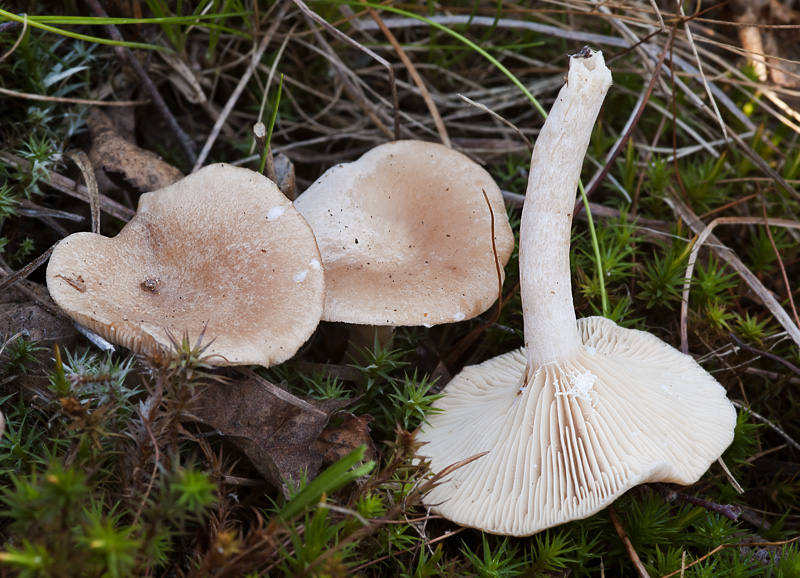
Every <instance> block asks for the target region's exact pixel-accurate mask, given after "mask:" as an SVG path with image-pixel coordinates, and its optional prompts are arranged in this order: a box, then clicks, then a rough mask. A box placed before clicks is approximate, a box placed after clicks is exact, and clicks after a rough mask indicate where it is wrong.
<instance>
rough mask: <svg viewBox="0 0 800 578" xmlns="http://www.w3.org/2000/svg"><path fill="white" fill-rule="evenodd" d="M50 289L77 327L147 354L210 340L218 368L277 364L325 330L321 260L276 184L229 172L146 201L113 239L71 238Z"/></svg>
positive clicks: (191, 179) (54, 266)
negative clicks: (321, 323) (317, 330)
mask: <svg viewBox="0 0 800 578" xmlns="http://www.w3.org/2000/svg"><path fill="white" fill-rule="evenodd" d="M47 286H48V289H49V290H50V294H51V295H52V296H53V299H54V300H55V301H56V303H58V305H59V306H60V307H61V308H62V309H64V311H65V312H66V313H67V314H68V315H69V316H70V317H72V318H73V319H74V320H75V321H77V322H78V323H80V324H81V325H83V326H85V327H87V328H89V329H91V330H92V331H94V332H96V333H98V334H99V335H101V336H102V337H104V338H106V339H108V340H109V341H112V342H113V343H118V344H120V345H123V346H125V347H127V348H129V349H132V350H134V351H137V352H140V353H148V352H152V351H153V350H154V349H156V348H158V347H159V346H165V347H170V345H171V341H170V339H171V337H172V338H174V339H177V340H180V339H181V338H182V337H183V336H184V335H187V336H188V337H189V339H190V341H191V342H192V343H194V342H195V340H196V339H198V337H200V336H201V335H203V343H204V344H206V345H208V349H207V350H206V353H205V354H206V355H207V356H208V361H209V362H210V363H214V364H216V365H236V364H260V365H264V366H269V365H273V364H275V363H279V362H281V361H284V360H286V359H288V358H289V357H291V356H292V355H293V354H294V353H295V352H296V351H297V349H298V348H299V347H300V346H301V345H302V344H303V342H304V341H305V340H306V339H308V337H309V336H310V335H311V333H312V332H313V331H314V328H315V327H316V326H317V324H318V323H319V320H320V317H321V315H322V307H323V303H324V279H323V272H322V267H321V258H320V254H319V250H318V249H317V245H316V242H315V240H314V235H313V233H312V232H311V228H310V227H309V226H308V223H306V221H305V219H303V217H302V216H301V215H300V214H299V213H298V212H297V211H296V210H295V209H294V207H293V206H292V204H291V202H290V201H289V200H288V199H287V198H286V197H284V196H283V194H281V192H280V191H279V190H278V188H277V187H276V186H275V184H274V183H272V182H271V181H270V180H269V179H267V178H265V177H263V176H262V175H260V174H258V173H256V172H253V171H250V170H248V169H244V168H237V167H233V166H231V165H226V164H217V165H211V166H208V167H205V168H203V169H201V170H199V171H197V172H196V173H194V174H192V175H190V176H188V177H186V178H184V179H183V180H181V181H178V182H177V183H175V184H173V185H170V186H169V187H166V188H164V189H161V190H159V191H155V192H152V193H147V194H144V195H142V196H141V198H140V200H139V209H138V212H137V213H136V215H135V216H134V217H133V219H131V221H130V222H129V223H128V224H127V225H125V227H124V228H123V229H122V230H121V231H120V233H119V234H118V235H117V236H116V237H114V238H107V237H103V236H101V235H96V234H93V233H76V234H74V235H70V236H69V237H67V238H66V239H64V240H63V241H61V242H60V243H59V244H58V246H57V247H56V249H55V250H54V251H53V254H52V256H51V257H50V264H49V266H48V268H47Z"/></svg>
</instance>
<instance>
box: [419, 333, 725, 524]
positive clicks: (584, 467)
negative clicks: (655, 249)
mask: <svg viewBox="0 0 800 578" xmlns="http://www.w3.org/2000/svg"><path fill="white" fill-rule="evenodd" d="M578 331H579V334H580V337H581V340H582V342H583V347H582V351H579V353H578V354H577V355H576V356H574V357H573V358H572V359H570V360H567V361H564V362H561V363H555V362H554V363H548V364H544V365H541V366H540V367H539V368H538V369H537V370H536V371H535V373H533V374H532V375H528V376H527V379H526V376H525V374H526V356H525V352H524V350H522V349H519V350H517V351H513V352H511V353H507V354H505V355H501V356H499V357H495V358H494V359H490V360H489V361H486V362H484V363H482V364H480V365H475V366H472V367H468V368H466V369H464V371H463V372H461V373H460V374H459V375H458V376H456V378H455V379H453V381H451V382H450V383H449V384H448V385H447V387H446V388H445V392H446V394H447V395H446V396H445V397H444V398H442V399H441V400H439V401H438V402H437V403H436V407H437V408H439V409H440V410H443V412H442V413H437V414H433V415H432V416H431V417H430V418H429V419H430V422H431V426H428V427H425V428H424V429H423V431H422V432H421V433H420V434H419V436H418V439H419V440H420V441H423V442H427V443H426V444H425V445H424V446H422V448H421V449H420V452H419V453H420V454H421V455H422V456H424V457H426V458H428V459H429V460H430V463H431V469H432V471H434V472H438V471H442V470H443V469H444V468H446V467H447V466H449V465H451V464H453V463H456V462H458V461H460V460H463V459H466V458H468V457H470V456H474V455H476V454H480V453H482V452H488V453H487V454H486V455H484V456H483V457H481V458H478V459H477V460H475V461H473V462H471V463H469V464H468V465H466V466H464V467H462V468H459V469H457V470H455V471H454V472H453V473H452V474H450V476H448V477H447V479H446V481H445V483H443V484H442V485H440V486H438V487H436V488H435V489H434V490H432V491H431V492H430V493H429V494H428V495H427V496H426V498H425V503H426V504H429V505H431V506H432V509H433V511H435V512H437V513H439V514H441V515H443V516H444V517H446V518H448V519H450V520H453V521H454V522H457V523H459V524H462V525H464V526H471V527H475V528H480V529H482V530H486V531H488V532H492V533H496V534H509V535H512V536H527V535H530V534H533V533H535V532H538V531H540V530H543V529H545V528H548V527H551V526H555V525H558V524H561V523H564V522H566V521H569V520H575V519H580V518H585V517H587V516H590V515H592V514H594V513H596V512H597V511H599V510H601V509H602V508H604V507H606V506H608V505H609V504H610V503H611V502H613V501H614V500H615V499H616V498H617V497H619V496H620V495H622V494H623V493H624V492H625V491H626V490H628V489H629V488H631V487H633V486H635V485H637V484H642V483H645V482H654V481H662V482H673V483H677V484H691V483H693V482H696V481H697V480H698V479H699V478H700V476H701V475H702V474H703V473H704V472H705V471H706V470H707V469H708V467H709V466H710V465H711V463H712V462H713V461H714V460H716V459H717V457H719V456H720V454H722V452H723V451H724V450H725V448H726V447H728V445H729V444H730V443H731V441H732V440H733V428H734V425H735V423H736V412H735V411H734V409H733V406H732V405H731V403H730V402H729V401H728V400H727V398H726V397H725V390H724V389H723V387H722V386H721V385H719V383H717V382H716V380H714V378H713V377H711V376H710V375H709V374H708V373H707V372H706V371H705V370H703V368H701V367H700V366H699V365H698V364H697V363H696V362H695V361H694V360H693V359H692V358H691V357H689V356H688V355H684V354H682V353H680V352H679V351H677V350H676V349H674V348H673V347H671V346H669V345H668V344H666V343H664V342H663V341H661V340H660V339H658V338H657V337H655V336H653V335H651V334H649V333H646V332H643V331H636V330H631V329H623V328H621V327H618V326H617V325H616V324H615V323H614V322H612V321H609V320H608V319H604V318H601V317H588V318H584V319H580V320H579V321H578Z"/></svg>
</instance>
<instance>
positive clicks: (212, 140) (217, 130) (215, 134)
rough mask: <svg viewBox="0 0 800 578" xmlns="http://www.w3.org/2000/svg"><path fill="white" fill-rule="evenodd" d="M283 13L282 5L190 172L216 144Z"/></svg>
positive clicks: (197, 166) (284, 7) (284, 11)
mask: <svg viewBox="0 0 800 578" xmlns="http://www.w3.org/2000/svg"><path fill="white" fill-rule="evenodd" d="M285 13H286V5H285V4H284V5H283V7H282V8H281V9H280V11H279V12H278V14H276V16H275V19H274V21H273V22H272V25H271V26H270V27H269V29H268V30H267V31H266V32H265V33H264V36H263V37H262V38H261V42H259V44H258V46H257V47H256V48H255V50H254V51H253V56H252V58H251V59H250V66H248V67H247V70H245V71H244V74H242V76H241V78H240V79H239V82H238V83H237V84H236V88H234V89H233V92H232V93H231V96H230V97H229V98H228V102H226V103H225V106H224V107H223V109H222V111H221V112H220V113H219V116H218V117H217V120H216V122H215V123H214V127H213V128H212V129H211V133H210V134H209V135H208V138H207V139H206V142H205V144H204V145H203V149H202V150H201V151H200V154H199V155H198V156H197V158H196V159H195V160H193V161H192V162H193V163H194V166H193V167H192V172H195V171H196V170H198V169H199V168H200V167H202V166H203V163H204V162H205V160H206V158H207V157H208V153H210V152H211V147H212V146H214V143H215V142H216V140H217V137H218V136H219V133H220V131H221V130H222V126H223V125H224V124H225V123H226V122H227V120H228V116H229V115H230V114H231V112H232V111H233V107H234V106H236V103H237V102H238V101H239V97H240V96H241V95H242V92H244V89H245V87H246V86H247V83H248V82H250V78H251V77H252V76H253V73H254V72H255V70H256V68H257V67H258V65H259V63H260V62H261V57H262V56H264V52H266V50H267V47H268V46H269V44H270V42H272V39H273V38H274V36H275V32H276V31H277V30H278V27H279V26H280V25H281V23H282V22H283V16H284V14H285Z"/></svg>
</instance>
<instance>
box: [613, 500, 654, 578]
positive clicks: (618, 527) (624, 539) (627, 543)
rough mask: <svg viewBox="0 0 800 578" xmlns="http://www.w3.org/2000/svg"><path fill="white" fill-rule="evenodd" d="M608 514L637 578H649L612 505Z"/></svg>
mask: <svg viewBox="0 0 800 578" xmlns="http://www.w3.org/2000/svg"><path fill="white" fill-rule="evenodd" d="M608 513H609V515H610V516H611V523H612V524H613V525H614V529H615V530H616V531H617V535H618V536H619V539H620V540H622V545H623V546H624V547H625V551H626V552H627V553H628V557H629V558H630V559H631V562H633V566H634V567H635V568H636V571H637V572H638V573H639V577H640V578H650V574H649V573H648V572H647V568H645V567H644V564H642V561H641V560H640V559H639V554H637V553H636V550H635V549H634V547H633V544H631V541H630V538H628V534H626V533H625V528H623V527H622V524H621V523H620V521H619V518H617V511H616V509H614V505H613V504H612V505H610V506H609V507H608Z"/></svg>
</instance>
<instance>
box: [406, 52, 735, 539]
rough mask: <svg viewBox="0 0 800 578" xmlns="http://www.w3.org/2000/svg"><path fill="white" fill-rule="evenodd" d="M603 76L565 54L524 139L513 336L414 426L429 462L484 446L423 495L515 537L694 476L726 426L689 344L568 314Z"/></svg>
mask: <svg viewBox="0 0 800 578" xmlns="http://www.w3.org/2000/svg"><path fill="white" fill-rule="evenodd" d="M610 85H611V74H610V72H609V70H608V68H606V66H605V63H604V60H603V56H602V54H601V53H599V52H592V51H590V50H588V49H584V50H583V51H581V52H580V53H579V54H577V55H575V56H573V57H572V58H571V59H570V68H569V74H568V78H567V84H566V85H565V86H564V87H563V88H562V89H561V92H560V93H559V95H558V98H557V99H556V102H555V104H554V105H553V109H552V111H551V112H550V116H549V118H548V119H547V121H546V123H545V125H544V127H543V128H542V131H541V133H540V135H539V138H538V139H537V142H536V147H535V149H534V152H533V158H532V161H531V171H530V177H529V182H528V191H527V196H526V199H525V206H524V209H523V215H522V224H521V240H520V277H521V281H520V283H521V293H522V308H523V315H524V322H525V347H524V348H522V349H520V350H517V351H513V352H511V353H508V354H505V355H501V356H499V357H496V358H494V359H491V360H489V361H486V362H484V363H481V364H480V365H476V366H471V367H467V368H465V369H464V370H463V371H462V372H461V373H460V374H459V375H457V376H456V377H455V378H454V379H453V380H452V381H451V382H450V383H449V384H448V385H447V386H446V388H445V389H444V392H445V394H446V395H445V397H444V398H442V399H441V400H439V401H438V402H437V403H436V404H435V407H437V408H438V409H439V410H441V413H434V414H431V415H430V416H429V425H427V426H424V427H423V430H422V431H421V432H420V434H419V435H418V439H419V440H420V441H422V442H425V445H423V446H422V447H421V448H420V450H419V453H420V455H421V456H422V457H424V458H427V459H428V460H430V467H431V470H432V471H433V472H443V471H447V468H448V466H451V465H452V464H455V463H458V462H461V461H464V460H467V458H470V457H474V456H480V455H481V454H485V455H482V456H481V457H478V458H477V459H474V460H473V461H471V462H469V463H467V465H464V466H463V467H460V468H458V469H455V470H454V471H453V472H452V473H450V474H449V475H446V476H445V478H444V480H443V482H442V483H441V484H439V485H438V486H437V487H435V488H434V489H433V490H432V491H431V492H430V493H428V494H427V496H426V497H425V503H426V504H427V505H429V506H430V507H431V508H432V509H433V510H434V511H435V512H437V513H439V514H441V515H442V516H444V517H445V518H448V519H450V520H453V521H455V522H457V523H459V524H461V525H464V526H471V527H475V528H479V529H482V530H485V531H488V532H492V533H497V534H507V535H513V536H527V535H530V534H533V533H535V532H538V531H540V530H542V529H545V528H548V527H551V526H555V525H557V524H561V523H563V522H567V521H569V520H574V519H579V518H585V517H587V516H590V515H591V514H594V513H595V512H597V511H598V510H600V509H602V508H604V507H605V506H607V505H608V504H610V503H611V502H612V501H613V500H615V499H616V498H617V497H619V496H620V495H621V494H622V493H624V492H625V491H626V490H628V489H629V488H631V487H632V486H634V485H636V484H641V483H644V482H653V481H664V482H673V483H678V484H690V483H693V482H695V481H697V479H699V477H700V476H701V475H702V474H703V473H704V472H705V471H706V470H707V469H708V467H709V466H710V464H711V463H712V462H713V461H714V460H716V459H717V458H718V457H719V456H720V454H721V453H722V452H723V450H725V448H726V447H727V446H728V445H729V444H730V442H731V441H732V439H733V429H734V425H735V422H736V415H735V411H734V409H733V406H732V405H731V403H730V401H728V399H727V398H726V396H725V390H724V389H723V387H722V386H721V385H720V384H719V383H717V382H716V381H715V380H714V378H713V377H711V376H710V375H709V374H708V373H706V372H705V371H704V370H703V369H702V368H701V367H700V366H699V365H698V364H697V363H696V362H695V361H694V360H693V359H692V358H691V357H689V356H688V355H684V354H682V353H680V352H679V351H677V350H675V349H674V348H672V347H671V346H669V345H668V344H666V343H664V342H663V341H661V340H660V339H658V338H657V337H655V336H653V335H650V334H649V333H646V332H643V331H637V330H631V329H623V328H621V327H618V326H617V325H616V324H615V323H613V322H612V321H610V320H608V319H604V318H600V317H588V318H584V319H580V320H577V321H576V318H575V311H574V308H573V304H572V291H571V284H570V268H569V242H570V230H571V222H572V212H573V208H574V203H575V191H576V188H577V183H578V179H579V177H580V170H581V165H582V160H583V157H584V155H585V153H586V149H587V147H588V143H589V137H590V134H591V130H592V126H593V124H594V121H595V119H596V118H597V114H598V112H599V110H600V106H601V104H602V101H603V98H604V96H605V93H606V92H607V90H608V88H609V86H610ZM467 461H468V460H467Z"/></svg>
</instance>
